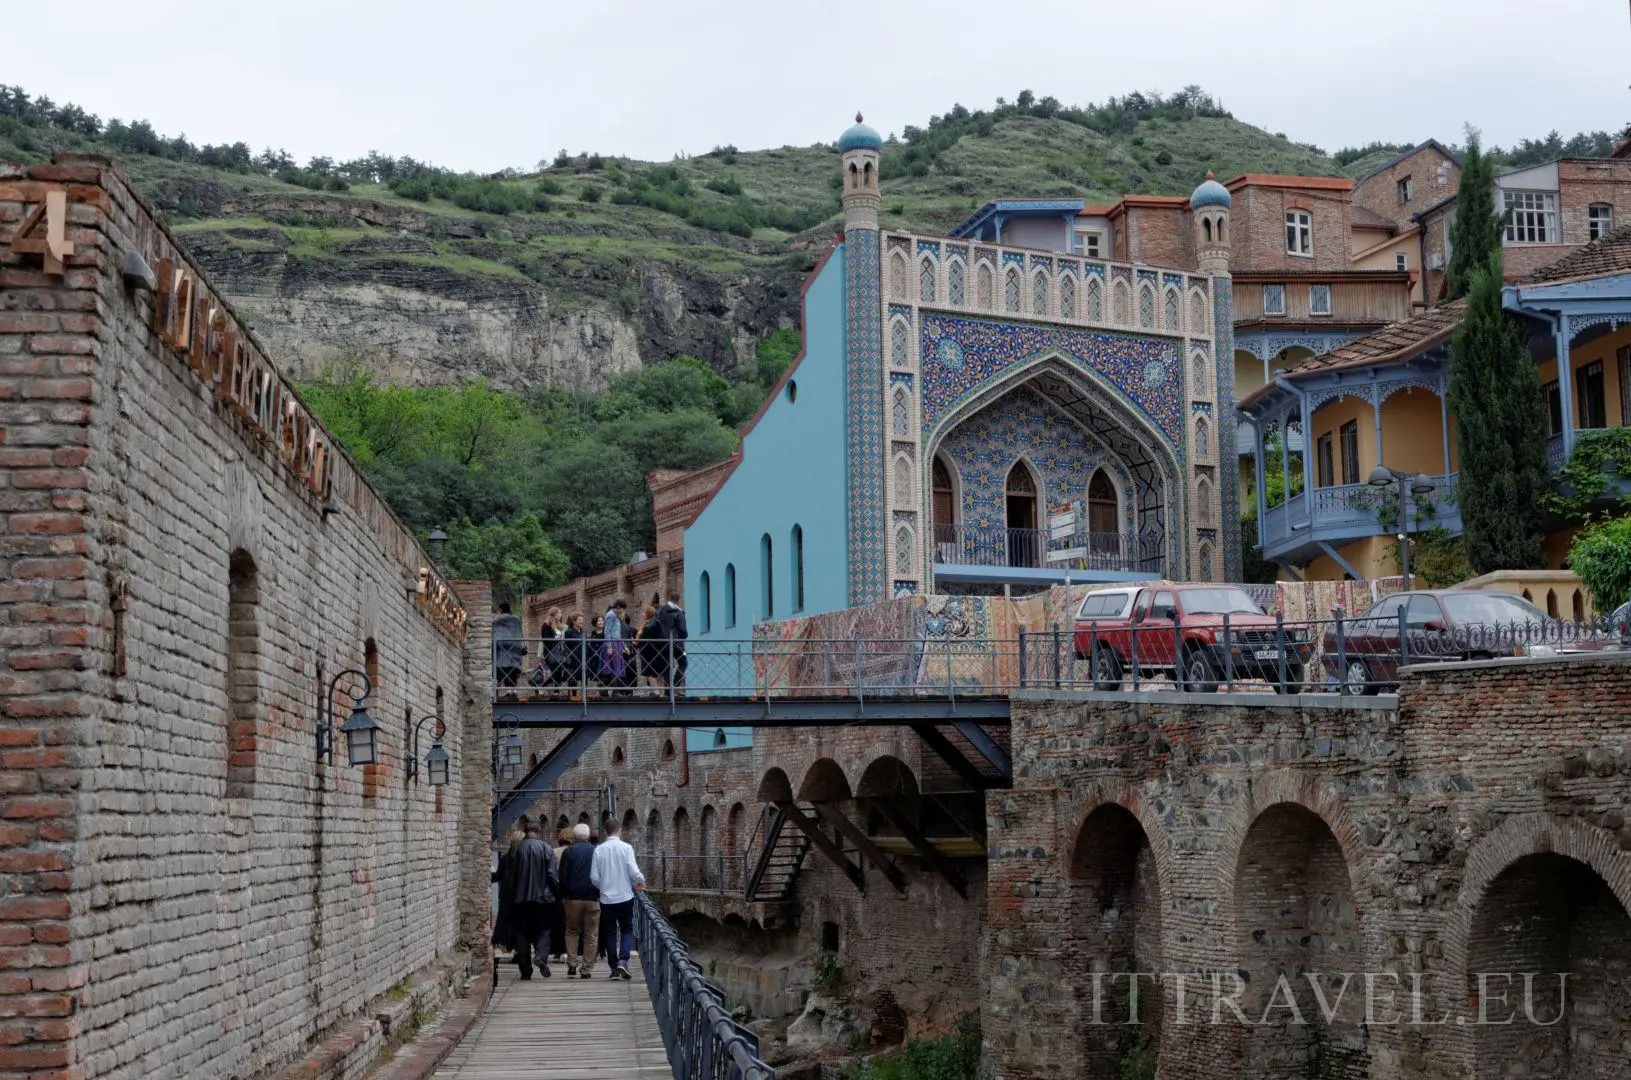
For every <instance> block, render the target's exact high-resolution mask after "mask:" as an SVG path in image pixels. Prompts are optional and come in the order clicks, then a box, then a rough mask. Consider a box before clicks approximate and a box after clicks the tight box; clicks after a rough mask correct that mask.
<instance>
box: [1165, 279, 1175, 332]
mask: <svg viewBox="0 0 1631 1080" xmlns="http://www.w3.org/2000/svg"><path fill="white" fill-rule="evenodd" d="M1161 306H1162V316H1163V317H1164V319H1165V326H1166V328H1167V329H1168V330H1171V331H1173V332H1177V330H1178V290H1177V289H1168V290H1167V291H1166V296H1165V297H1164V302H1163V304H1162V305H1161Z"/></svg>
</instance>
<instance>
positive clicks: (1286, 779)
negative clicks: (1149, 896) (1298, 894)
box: [1218, 769, 1371, 917]
mask: <svg viewBox="0 0 1631 1080" xmlns="http://www.w3.org/2000/svg"><path fill="white" fill-rule="evenodd" d="M1246 792H1247V795H1246V798H1245V799H1244V800H1242V801H1241V802H1240V803H1238V804H1236V806H1235V809H1234V810H1233V811H1232V812H1231V813H1230V814H1229V815H1228V817H1227V819H1226V820H1225V821H1224V825H1223V834H1222V835H1221V836H1220V837H1219V842H1218V850H1219V851H1221V852H1223V853H1224V856H1225V858H1224V865H1222V866H1220V867H1219V868H1218V875H1219V876H1218V889H1219V893H1220V895H1229V896H1232V895H1234V889H1235V874H1236V871H1237V870H1238V869H1239V867H1240V848H1241V845H1242V844H1243V843H1244V842H1245V840H1246V834H1247V833H1248V832H1250V831H1251V827H1252V825H1253V823H1255V822H1256V821H1257V819H1258V818H1259V817H1261V816H1262V814H1263V812H1264V811H1266V810H1268V809H1270V808H1271V807H1273V806H1274V805H1275V804H1276V803H1283V802H1285V803H1296V804H1297V805H1298V806H1301V807H1302V808H1303V809H1304V810H1308V811H1309V812H1311V813H1313V814H1314V815H1315V816H1317V817H1319V818H1320V820H1322V821H1324V822H1325V826H1326V828H1328V829H1330V830H1331V833H1332V835H1333V836H1335V837H1336V841H1337V847H1338V848H1340V849H1341V851H1342V861H1343V862H1344V863H1345V864H1346V865H1347V869H1348V883H1349V886H1350V888H1352V889H1353V894H1354V903H1355V905H1356V906H1357V907H1358V908H1359V913H1360V915H1361V917H1363V916H1364V915H1365V914H1366V912H1367V910H1368V908H1369V906H1370V905H1369V901H1370V900H1371V895H1370V886H1369V881H1368V878H1367V876H1366V875H1365V873H1364V870H1363V867H1364V863H1365V859H1366V854H1365V852H1364V850H1363V849H1364V845H1363V843H1362V842H1361V840H1360V832H1359V829H1358V827H1357V826H1356V825H1355V824H1354V821H1353V818H1352V817H1350V816H1349V814H1348V811H1347V807H1346V805H1345V804H1344V803H1343V801H1342V797H1341V795H1340V794H1338V792H1337V790H1336V788H1335V787H1334V786H1333V785H1331V784H1329V783H1324V782H1319V781H1309V780H1307V779H1305V778H1303V777H1301V776H1299V775H1298V774H1296V773H1295V772H1292V771H1290V770H1286V769H1276V770H1274V771H1273V772H1270V773H1266V774H1264V775H1262V776H1259V777H1256V778H1253V779H1251V780H1250V781H1248V784H1247V789H1246Z"/></svg>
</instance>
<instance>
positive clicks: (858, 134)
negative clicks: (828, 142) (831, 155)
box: [838, 113, 883, 154]
mask: <svg viewBox="0 0 1631 1080" xmlns="http://www.w3.org/2000/svg"><path fill="white" fill-rule="evenodd" d="M882 149H883V136H881V135H879V134H878V133H877V132H876V131H873V130H872V129H871V128H869V127H867V126H866V125H865V124H863V123H861V114H860V113H856V114H855V126H854V127H852V128H850V129H849V130H848V131H846V132H844V134H842V135H840V136H838V152H839V153H841V154H847V153H849V152H850V151H851V150H882Z"/></svg>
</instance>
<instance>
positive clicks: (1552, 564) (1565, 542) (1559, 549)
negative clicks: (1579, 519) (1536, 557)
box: [1540, 525, 1580, 570]
mask: <svg viewBox="0 0 1631 1080" xmlns="http://www.w3.org/2000/svg"><path fill="white" fill-rule="evenodd" d="M1579 533H1580V526H1578V525H1573V526H1570V527H1569V528H1567V529H1559V530H1558V531H1557V532H1555V533H1551V534H1549V535H1548V536H1547V537H1546V539H1544V540H1542V541H1541V542H1540V546H1541V548H1542V550H1544V551H1545V552H1546V566H1547V568H1548V569H1551V570H1561V569H1563V565H1564V564H1565V563H1567V562H1568V561H1569V548H1570V546H1572V545H1573V544H1574V538H1575V537H1576V536H1577V535H1579Z"/></svg>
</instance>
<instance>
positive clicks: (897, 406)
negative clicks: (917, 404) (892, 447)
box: [889, 386, 912, 439]
mask: <svg viewBox="0 0 1631 1080" xmlns="http://www.w3.org/2000/svg"><path fill="white" fill-rule="evenodd" d="M889 412H890V423H891V425H892V426H893V429H894V432H895V437H896V438H897V439H904V438H907V437H908V436H910V435H911V433H912V403H911V401H910V400H909V399H908V398H907V395H906V387H904V386H897V387H895V393H894V401H893V402H892V403H891V405H890V408H889Z"/></svg>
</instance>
